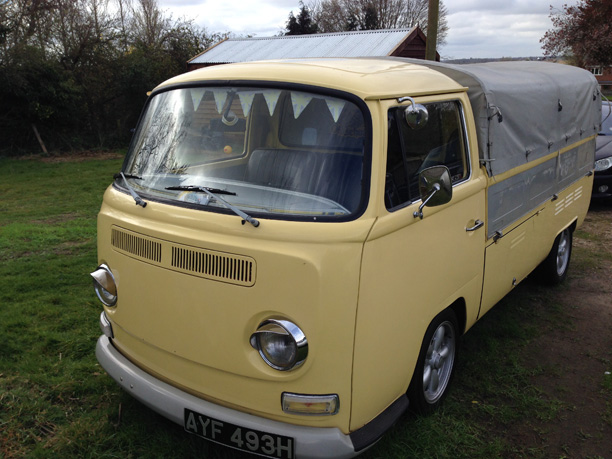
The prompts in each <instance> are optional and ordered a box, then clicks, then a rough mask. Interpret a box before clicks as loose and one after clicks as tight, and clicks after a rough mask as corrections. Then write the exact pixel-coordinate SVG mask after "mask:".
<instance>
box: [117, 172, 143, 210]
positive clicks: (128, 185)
mask: <svg viewBox="0 0 612 459" xmlns="http://www.w3.org/2000/svg"><path fill="white" fill-rule="evenodd" d="M113 177H114V178H115V180H116V179H118V178H122V179H123V183H124V184H125V187H126V188H127V189H128V191H129V192H130V194H131V195H132V197H133V198H134V201H136V205H138V206H142V207H143V208H144V207H147V203H146V202H145V200H144V199H142V198H141V197H140V196H138V193H136V191H134V188H132V186H131V185H130V184H129V183H128V181H127V179H128V178H131V179H138V180H142V177H138V176H137V175H132V174H127V175H125V174H124V173H123V172H119V173H118V174H115V175H114V176H113Z"/></svg>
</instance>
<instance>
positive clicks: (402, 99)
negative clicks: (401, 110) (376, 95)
mask: <svg viewBox="0 0 612 459" xmlns="http://www.w3.org/2000/svg"><path fill="white" fill-rule="evenodd" d="M407 100H409V101H410V102H411V103H412V106H413V107H416V104H415V103H414V99H413V98H412V97H409V96H405V97H398V98H397V103H398V104H401V103H402V102H406V101H407Z"/></svg>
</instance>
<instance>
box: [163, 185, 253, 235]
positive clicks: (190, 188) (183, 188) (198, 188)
mask: <svg viewBox="0 0 612 459" xmlns="http://www.w3.org/2000/svg"><path fill="white" fill-rule="evenodd" d="M166 190H176V191H199V192H201V193H206V194H207V195H208V196H210V197H211V198H214V199H216V200H217V201H219V202H220V203H221V204H223V205H224V206H225V207H227V208H228V209H229V210H231V211H232V212H234V213H235V214H236V215H238V216H239V217H241V218H242V224H244V222H245V221H247V222H249V223H250V224H251V225H253V226H254V227H255V228H257V227H258V226H259V220H257V219H255V218H253V217H251V216H250V215H248V214H246V213H244V212H243V211H242V210H240V209H239V208H238V207H236V206H233V205H232V204H230V203H229V202H227V201H226V200H225V199H223V198H221V197H220V196H218V194H217V193H219V194H228V195H231V196H236V193H232V192H231V191H226V190H217V189H215V188H207V187H204V186H195V185H184V186H167V187H166Z"/></svg>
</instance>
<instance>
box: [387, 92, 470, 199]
mask: <svg viewBox="0 0 612 459" xmlns="http://www.w3.org/2000/svg"><path fill="white" fill-rule="evenodd" d="M424 105H425V107H426V108H427V111H428V113H429V118H428V121H427V123H426V124H425V125H424V126H422V127H419V128H418V129H412V128H411V127H410V126H408V124H407V123H406V121H405V119H404V110H405V108H406V107H405V106H404V107H393V108H391V109H390V110H389V112H388V119H387V121H388V129H389V132H388V142H387V171H386V183H385V205H386V207H387V209H389V210H395V209H396V208H399V207H401V206H403V205H405V204H408V203H411V202H414V201H417V200H418V199H420V196H419V185H418V177H419V173H420V172H421V171H422V170H423V169H426V168H428V167H431V166H436V165H444V166H446V167H448V169H449V170H450V174H451V178H452V182H453V184H455V183H458V182H461V181H462V180H465V179H466V178H467V177H468V176H469V162H468V159H467V151H466V147H465V134H464V132H465V131H464V129H463V121H462V116H461V105H460V104H459V102H458V101H446V102H434V103H428V104H424Z"/></svg>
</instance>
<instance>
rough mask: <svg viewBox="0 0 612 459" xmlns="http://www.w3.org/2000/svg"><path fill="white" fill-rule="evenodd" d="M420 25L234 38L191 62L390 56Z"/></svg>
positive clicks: (226, 62) (213, 47)
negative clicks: (400, 27)
mask: <svg viewBox="0 0 612 459" xmlns="http://www.w3.org/2000/svg"><path fill="white" fill-rule="evenodd" d="M416 31H417V27H412V28H405V29H388V30H364V31H357V32H339V33H322V34H312V35H285V36H280V37H261V38H257V37H256V38H231V39H228V40H225V41H222V42H220V43H217V44H216V45H214V46H212V47H210V48H208V49H207V50H206V51H204V52H202V53H201V54H199V55H197V56H196V57H194V58H193V59H191V60H190V61H189V64H191V65H193V64H229V63H234V62H249V61H259V60H270V59H292V58H308V57H314V58H325V57H381V56H389V55H391V53H392V52H393V51H395V49H396V48H397V47H398V46H399V45H400V44H401V43H402V42H403V41H404V40H405V39H406V38H408V37H409V36H410V35H411V34H412V33H413V32H416Z"/></svg>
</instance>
